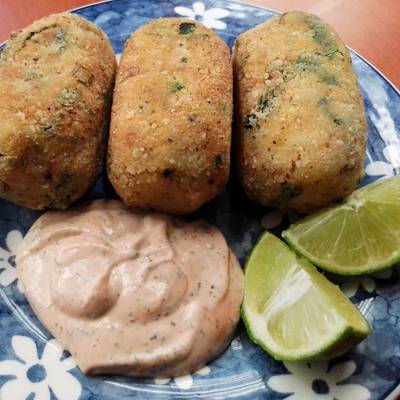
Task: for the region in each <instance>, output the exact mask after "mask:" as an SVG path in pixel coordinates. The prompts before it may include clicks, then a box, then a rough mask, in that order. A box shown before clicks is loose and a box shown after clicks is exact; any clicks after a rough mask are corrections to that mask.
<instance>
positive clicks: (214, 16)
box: [174, 1, 231, 29]
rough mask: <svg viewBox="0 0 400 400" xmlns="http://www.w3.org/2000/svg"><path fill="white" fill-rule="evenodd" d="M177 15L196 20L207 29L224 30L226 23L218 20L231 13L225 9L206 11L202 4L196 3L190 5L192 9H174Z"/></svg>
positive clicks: (179, 7) (216, 8)
mask: <svg viewBox="0 0 400 400" xmlns="http://www.w3.org/2000/svg"><path fill="white" fill-rule="evenodd" d="M174 10H175V12H176V13H177V14H178V15H181V16H183V17H187V18H190V19H192V20H195V21H196V20H197V21H199V22H201V23H203V24H204V25H205V26H207V27H208V28H213V29H225V28H226V23H225V22H223V21H220V19H222V18H225V17H227V16H228V15H229V14H230V13H231V12H230V11H229V10H226V9H225V8H218V7H213V8H209V9H208V10H206V7H205V5H204V3H202V2H201V1H196V2H194V3H193V4H192V8H188V7H182V6H178V7H175V8H174Z"/></svg>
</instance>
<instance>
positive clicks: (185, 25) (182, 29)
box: [179, 22, 196, 35]
mask: <svg viewBox="0 0 400 400" xmlns="http://www.w3.org/2000/svg"><path fill="white" fill-rule="evenodd" d="M195 29H196V25H195V24H194V23H192V22H182V23H181V24H179V34H180V35H189V34H191V33H193V32H194V31H195Z"/></svg>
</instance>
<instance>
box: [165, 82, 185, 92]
mask: <svg viewBox="0 0 400 400" xmlns="http://www.w3.org/2000/svg"><path fill="white" fill-rule="evenodd" d="M182 89H185V85H184V84H182V83H181V82H178V81H175V82H172V83H170V84H169V86H168V90H169V91H170V92H171V93H176V92H179V91H180V90H182Z"/></svg>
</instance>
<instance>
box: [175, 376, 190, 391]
mask: <svg viewBox="0 0 400 400" xmlns="http://www.w3.org/2000/svg"><path fill="white" fill-rule="evenodd" d="M174 380H175V383H176V386H178V388H179V389H183V390H188V389H190V388H191V387H192V386H193V378H192V375H183V376H177V377H176V378H175V379H174Z"/></svg>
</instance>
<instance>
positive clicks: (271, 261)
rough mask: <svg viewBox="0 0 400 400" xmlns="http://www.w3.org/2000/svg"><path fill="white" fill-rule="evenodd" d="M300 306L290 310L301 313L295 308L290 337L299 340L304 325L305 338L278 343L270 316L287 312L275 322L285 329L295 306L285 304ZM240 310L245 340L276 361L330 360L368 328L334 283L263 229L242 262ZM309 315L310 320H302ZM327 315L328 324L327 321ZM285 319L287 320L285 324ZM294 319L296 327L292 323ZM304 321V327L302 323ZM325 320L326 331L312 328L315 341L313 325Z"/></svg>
mask: <svg viewBox="0 0 400 400" xmlns="http://www.w3.org/2000/svg"><path fill="white" fill-rule="evenodd" d="M260 274H261V275H260ZM277 277H278V278H277ZM263 280H264V282H263ZM271 282H272V283H271ZM282 288H283V290H281V289H282ZM281 293H282V294H283V295H281ZM310 293H311V295H310ZM268 294H269V296H268ZM303 295H304V296H303ZM296 302H298V303H296ZM299 304H300V305H302V304H303V306H304V307H303V308H301V307H300V308H299V307H297V308H295V310H296V311H295V314H297V311H298V310H305V312H304V315H302V313H301V312H300V319H299V318H296V317H295V318H294V319H295V320H296V321H295V322H294V325H295V329H294V330H295V332H294V336H290V335H289V338H290V337H297V336H298V337H300V338H301V337H302V335H301V333H302V329H303V330H304V332H306V334H305V336H306V338H310V342H307V343H305V341H303V342H302V340H300V342H301V344H300V345H298V343H297V340H294V341H293V342H292V343H291V344H289V343H288V341H286V342H285V340H286V339H285V340H283V341H282V338H281V335H280V333H279V332H280V331H279V330H278V331H277V330H276V329H275V330H274V326H276V325H274V321H273V320H274V319H275V321H276V318H275V317H274V315H275V316H276V315H285V313H286V312H287V310H289V313H288V314H287V317H289V319H287V318H280V320H281V321H283V322H284V323H283V325H284V328H285V329H286V328H288V327H289V328H290V327H291V326H292V325H293V323H292V322H291V320H292V319H293V315H294V314H293V310H294V308H292V309H291V310H290V308H291V307H293V306H294V307H296V306H298V305H299ZM310 305H311V308H314V309H315V310H316V311H315V312H314V311H313V312H311V314H310V313H309V312H308V311H307V309H308V308H309V306H310ZM274 308H275V310H273V309H274ZM271 310H272V312H271ZM276 311H278V312H276ZM241 314H242V319H243V322H244V324H245V327H246V329H247V332H248V334H249V337H250V339H251V340H252V341H253V342H254V343H256V344H258V345H259V346H261V347H262V348H263V349H264V350H265V351H267V352H268V353H270V354H271V355H272V356H273V357H274V358H275V359H277V360H285V361H299V360H315V359H324V358H331V357H334V356H337V355H340V354H343V353H344V352H346V351H347V350H348V349H349V348H351V347H353V346H354V345H356V344H357V343H359V342H360V341H361V340H363V339H364V338H365V337H366V336H367V335H368V334H369V332H370V327H369V325H368V323H367V321H366V320H365V319H364V317H363V316H362V315H361V314H360V313H359V311H358V310H357V309H356V307H355V306H354V305H353V304H352V303H351V302H350V300H349V299H348V298H347V297H346V296H345V295H344V294H343V293H342V292H340V290H339V289H338V288H337V287H336V286H335V285H333V284H332V283H331V282H329V281H328V280H327V279H326V278H325V277H324V276H323V275H322V274H320V273H319V272H318V271H317V270H316V268H315V267H314V266H313V265H311V264H310V263H309V262H308V261H307V260H306V259H304V258H301V257H298V256H296V255H295V253H294V252H292V251H291V250H290V249H289V248H288V247H287V246H286V245H285V244H284V242H282V241H280V240H279V239H278V238H276V237H275V236H273V235H272V234H270V233H268V232H267V233H265V234H264V235H263V236H262V237H261V239H260V240H259V241H258V243H257V245H256V246H255V248H254V249H253V251H252V253H251V255H250V257H249V259H248V261H247V263H246V265H245V298H244V301H243V304H242V308H241ZM310 315H311V317H312V318H311V320H310V318H307V316H308V317H310ZM303 316H304V318H303ZM314 318H315V319H314ZM318 318H321V320H318ZM329 319H330V320H331V322H329V324H327V323H326V321H327V320H329ZM271 320H272V323H270V322H271ZM286 321H289V323H288V324H286ZM321 321H322V322H321ZM298 322H300V323H299V325H300V326H298V327H297V326H296V323H298ZM307 322H308V323H309V325H308V326H304V324H307ZM324 323H325V325H324V327H325V328H326V329H325V330H323V329H322V330H319V328H317V329H316V330H315V332H316V333H317V337H316V340H314V339H313V335H312V334H311V335H310V331H311V332H312V331H313V327H314V325H315V324H317V325H318V324H322V325H323V324H324ZM310 324H311V325H310ZM317 325H315V326H317ZM270 327H271V328H270ZM269 329H271V332H270V331H269ZM285 329H284V331H285ZM315 332H314V333H315ZM320 332H323V334H320ZM303 336H304V335H303ZM314 337H315V335H314ZM289 340H290V339H289ZM313 340H314V341H313Z"/></svg>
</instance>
